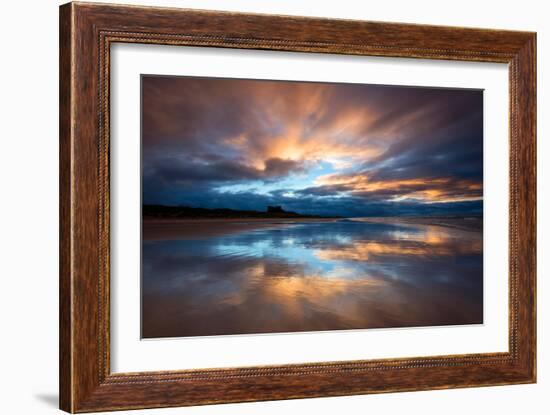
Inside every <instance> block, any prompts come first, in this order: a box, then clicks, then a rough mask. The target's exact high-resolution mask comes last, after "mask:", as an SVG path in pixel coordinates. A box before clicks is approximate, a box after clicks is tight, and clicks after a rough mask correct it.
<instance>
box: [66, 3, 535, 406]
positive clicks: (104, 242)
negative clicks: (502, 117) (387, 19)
mask: <svg viewBox="0 0 550 415" xmlns="http://www.w3.org/2000/svg"><path fill="white" fill-rule="evenodd" d="M117 42H123V43H144V44H162V45H188V46H189V45H191V46H208V47H218V48H240V49H264V50H280V51H300V52H308V53H331V54H349V55H369V56H385V57H407V58H423V59H445V60H460V61H479V62H500V63H507V64H508V65H509V91H510V96H509V100H510V101H509V105H510V118H509V122H510V137H509V140H510V141H509V143H510V154H509V161H510V189H509V201H510V233H509V252H510V268H509V288H510V290H509V352H506V353H486V354H467V355H452V356H436V357H421V358H400V359H383V360H365V361H345V362H322V363H304V364H289V365H283V366H264V367H246V368H239V367H236V368H230V369H204V370H200V369H197V370H184V371H177V370H174V371H167V372H145V373H111V371H110V334H109V327H110V324H109V298H110V297H109V264H110V252H109V230H110V222H109V169H110V166H109V122H110V118H109V69H110V66H109V62H110V46H111V45H112V44H113V43H117ZM59 93H60V407H61V409H63V410H65V411H68V412H91V411H105V410H120V409H137V408H153V407H171V406H184V405H200V404H209V403H223V402H244V401H261V400H272V399H291V398H306V397H318V396H341V395H354V394H366V393H378V392H398V391H412V390H426V389H444V388H458V387H472V386H489V385H506V384H518V383H532V382H535V380H536V324H535V323H536V321H535V298H536V296H535V272H536V271H535V270H536V266H535V260H536V235H535V229H536V226H535V225H536V212H535V205H536V171H535V168H536V167H535V166H536V162H535V157H536V154H535V151H536V143H535V140H536V108H535V105H536V34H535V33H528V32H515V31H502V30H485V29H468V28H457V27H439V26H426V25H411V24H395V23H377V22H366V21H351V20H329V19H319V18H302V17H289V16H270V15H254V14H238V13H226V12H211V11H196V10H183V9H169V8H156V7H133V6H118V5H116V6H115V5H107V4H87V3H69V4H66V5H63V6H61V8H60V90H59Z"/></svg>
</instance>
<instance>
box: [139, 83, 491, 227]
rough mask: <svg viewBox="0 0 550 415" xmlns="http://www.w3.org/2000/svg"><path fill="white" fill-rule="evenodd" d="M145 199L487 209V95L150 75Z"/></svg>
mask: <svg viewBox="0 0 550 415" xmlns="http://www.w3.org/2000/svg"><path fill="white" fill-rule="evenodd" d="M142 191H143V194H142V202H143V204H161V205H170V206H190V207H203V208H230V209H239V210H260V211H264V210H265V209H266V208H267V206H270V205H277V206H282V207H283V208H284V209H285V210H288V211H294V212H298V213H302V214H313V215H326V216H347V217H361V216H393V215H409V216H410V215H471V214H481V213H482V210H483V200H482V196H483V91H481V90H471V89H447V88H445V89H444V88H427V87H426V88H425V87H406V86H383V85H366V84H342V83H340V84H337V83H313V82H290V81H266V80H240V79H221V78H197V77H164V76H163V77H160V76H147V75H144V76H142Z"/></svg>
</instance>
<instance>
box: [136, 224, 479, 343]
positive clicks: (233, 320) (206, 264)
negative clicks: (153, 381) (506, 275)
mask: <svg viewBox="0 0 550 415" xmlns="http://www.w3.org/2000/svg"><path fill="white" fill-rule="evenodd" d="M159 226H160V227H162V225H159V224H156V225H155V237H154V238H147V229H146V228H145V227H144V242H143V280H142V283H143V285H142V287H143V298H142V335H143V337H145V338H152V337H183V336H202V335H220V334H245V333H273V332H296V331H319V330H339V329H365V328H382V327H410V326H433V325H460V324H478V323H482V319H483V302H482V299H483V256H482V233H481V231H472V230H464V229H456V228H449V227H442V226H432V225H425V224H420V225H415V224H410V223H407V224H397V223H391V224H386V223H367V222H358V221H330V222H322V221H319V222H315V221H308V222H306V223H300V222H296V223H284V224H271V225H270V226H265V224H263V225H262V226H254V224H252V225H249V226H237V227H236V226H235V225H234V224H233V225H227V224H224V223H219V222H218V223H216V224H215V227H216V228H217V229H218V231H217V232H216V233H215V234H213V235H210V236H208V231H207V229H205V234H206V236H199V235H197V229H196V226H197V224H194V225H190V226H191V228H190V227H187V226H186V225H185V224H184V223H182V224H179V226H178V229H179V232H178V233H176V234H175V233H174V231H173V227H170V226H169V225H166V226H167V229H168V228H169V229H171V230H169V231H167V233H168V234H169V238H166V239H164V240H163V239H162V230H159ZM202 226H205V227H208V226H213V225H212V224H207V223H205V224H203V225H202ZM224 226H225V227H227V226H232V228H231V229H232V230H231V231H225V230H224V231H219V229H220V228H223V227H224Z"/></svg>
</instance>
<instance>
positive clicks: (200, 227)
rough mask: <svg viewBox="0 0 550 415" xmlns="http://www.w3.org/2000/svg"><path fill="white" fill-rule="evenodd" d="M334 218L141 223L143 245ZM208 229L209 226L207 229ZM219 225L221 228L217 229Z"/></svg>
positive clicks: (334, 220) (160, 220) (329, 220)
mask: <svg viewBox="0 0 550 415" xmlns="http://www.w3.org/2000/svg"><path fill="white" fill-rule="evenodd" d="M337 220H339V219H335V218H269V219H268V218H227V219H220V218H199V219H190V218H167V219H164V218H163V219H159V218H154V219H150V218H147V219H143V221H142V239H143V240H144V241H155V240H169V239H191V238H193V239H201V238H210V237H213V236H223V235H228V234H232V233H236V232H244V231H251V230H263V229H274V228H283V227H287V226H291V225H295V224H299V223H307V222H312V223H319V222H336V221H337ZM209 225H211V226H209ZM217 225H223V226H217Z"/></svg>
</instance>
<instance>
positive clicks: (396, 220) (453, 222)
mask: <svg viewBox="0 0 550 415" xmlns="http://www.w3.org/2000/svg"><path fill="white" fill-rule="evenodd" d="M358 220H360V221H361V222H371V223H387V224H410V225H432V226H433V225H435V226H444V227H446V228H454V229H460V230H463V231H473V232H479V231H482V230H483V218H482V217H465V218H452V217H397V216H391V217H378V218H360V219H358Z"/></svg>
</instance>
